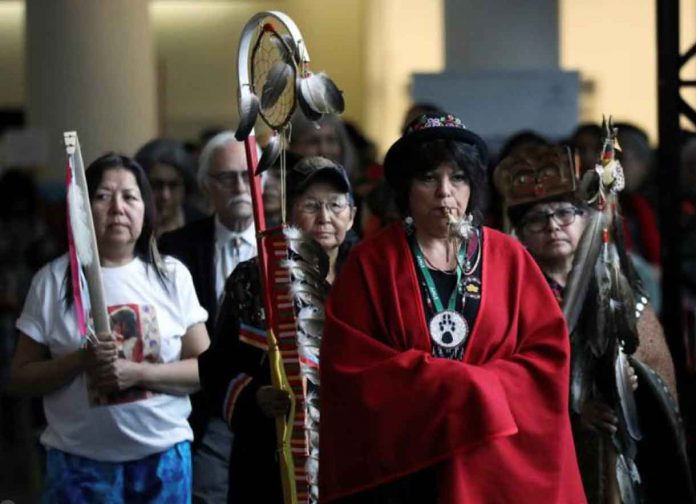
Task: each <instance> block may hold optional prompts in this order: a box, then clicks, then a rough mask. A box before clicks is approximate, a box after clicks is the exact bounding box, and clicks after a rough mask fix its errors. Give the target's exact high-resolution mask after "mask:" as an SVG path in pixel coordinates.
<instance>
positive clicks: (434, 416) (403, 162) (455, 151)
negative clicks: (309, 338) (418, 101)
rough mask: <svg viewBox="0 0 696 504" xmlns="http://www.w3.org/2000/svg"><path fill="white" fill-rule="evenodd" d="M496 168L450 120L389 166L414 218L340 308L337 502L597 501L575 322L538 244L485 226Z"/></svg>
mask: <svg viewBox="0 0 696 504" xmlns="http://www.w3.org/2000/svg"><path fill="white" fill-rule="evenodd" d="M486 157H487V149H486V145H485V143H484V141H483V140H482V139H481V138H480V137H479V136H478V135H476V134H475V133H473V132H472V131H471V130H469V129H467V128H466V127H465V126H464V125H463V124H462V122H461V121H460V120H459V119H458V118H457V117H455V116H453V115H451V114H447V113H440V114H438V113H430V114H424V115H422V116H420V117H418V118H416V119H415V120H413V121H412V122H411V124H409V126H408V127H407V128H406V131H405V132H404V134H403V136H402V137H401V138H400V139H399V140H398V141H397V142H396V143H395V144H394V145H392V147H391V148H390V149H389V151H388V153H387V155H386V158H385V162H384V167H385V174H386V179H387V182H388V183H389V185H390V186H391V188H392V189H393V190H394V193H395V195H396V202H397V205H398V207H399V210H400V212H401V215H402V217H403V222H396V223H394V224H393V225H391V226H389V227H387V228H385V229H384V230H382V231H381V232H380V233H378V234H376V235H375V236H372V237H370V238H368V239H366V240H364V241H363V242H362V243H361V244H360V245H358V246H357V247H356V248H355V249H354V250H353V251H352V252H351V254H350V257H349V258H348V260H347V261H346V263H345V265H344V266H343V268H342V269H341V272H340V274H339V275H338V277H337V279H336V282H335V284H334V285H333V287H332V290H331V293H330V294H329V298H328V300H327V303H326V324H325V326H324V335H323V339H322V346H321V356H322V357H321V387H322V389H321V424H320V430H321V435H320V437H319V442H320V462H319V465H320V471H319V495H320V499H321V501H322V502H340V503H342V504H345V503H351V504H353V503H361V504H363V503H384V502H387V503H396V502H398V503H400V504H407V503H419V504H420V503H441V504H445V503H460V502H466V503H486V502H490V503H494V502H495V503H503V502H505V503H508V502H509V503H513V502H514V503H516V504H532V503H534V504H536V503H542V502H543V503H545V504H569V503H573V504H577V503H583V502H585V499H584V496H583V492H582V483H581V481H580V475H579V472H578V468H577V462H576V460H575V453H574V450H573V442H572V436H571V430H570V421H569V414H568V410H567V399H568V394H567V388H568V369H569V348H568V342H567V339H565V340H564V339H563V338H558V337H557V335H558V334H563V332H564V330H565V329H564V327H565V325H564V320H563V315H562V313H561V311H560V310H559V308H558V306H557V304H556V303H555V301H554V299H553V296H552V294H551V292H550V291H549V289H548V287H547V285H546V282H545V281H544V278H543V276H542V275H541V273H540V272H539V269H538V267H537V266H536V264H534V260H533V259H532V258H531V257H530V256H529V254H528V253H527V252H525V250H524V249H523V247H522V246H521V245H520V244H519V243H518V242H516V241H515V240H513V239H511V238H510V237H509V236H506V235H504V234H502V233H499V232H497V231H495V230H492V229H490V228H486V227H483V226H482V225H481V222H482V219H483V207H484V201H485V187H486V172H485V163H486Z"/></svg>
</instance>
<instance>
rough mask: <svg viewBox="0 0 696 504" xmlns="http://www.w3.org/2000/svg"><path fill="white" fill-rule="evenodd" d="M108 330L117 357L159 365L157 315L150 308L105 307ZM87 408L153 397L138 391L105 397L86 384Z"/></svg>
mask: <svg viewBox="0 0 696 504" xmlns="http://www.w3.org/2000/svg"><path fill="white" fill-rule="evenodd" d="M108 312H109V319H110V322H111V331H112V333H113V335H114V337H115V338H116V345H117V347H118V358H119V359H126V360H129V361H133V362H153V363H155V362H160V361H161V352H160V349H161V338H160V334H159V326H158V325H157V314H156V313H155V309H154V307H152V306H150V305H137V304H123V305H113V306H109V307H108ZM88 390H89V403H90V406H107V405H112V404H124V403H130V402H134V401H140V400H142V399H147V398H148V397H152V396H153V394H154V393H153V392H152V391H149V390H145V389H141V388H136V387H133V388H129V389H127V390H122V391H120V392H113V393H109V394H104V393H100V392H99V391H98V390H96V388H94V387H93V386H91V384H88Z"/></svg>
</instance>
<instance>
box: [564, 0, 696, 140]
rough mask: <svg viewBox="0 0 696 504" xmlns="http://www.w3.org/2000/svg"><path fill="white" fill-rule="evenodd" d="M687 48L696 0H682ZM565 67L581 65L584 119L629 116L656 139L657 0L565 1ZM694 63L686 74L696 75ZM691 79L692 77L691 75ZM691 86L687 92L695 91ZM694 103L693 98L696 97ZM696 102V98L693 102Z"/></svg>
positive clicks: (695, 31) (695, 22)
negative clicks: (586, 88)
mask: <svg viewBox="0 0 696 504" xmlns="http://www.w3.org/2000/svg"><path fill="white" fill-rule="evenodd" d="M680 5H681V9H682V11H681V16H680V18H681V40H682V51H685V50H686V49H687V48H688V46H690V45H691V44H692V43H693V42H694V41H696V2H693V0H681V4H680ZM559 6H560V23H561V30H560V45H561V51H560V54H561V66H562V68H563V69H566V70H579V71H580V72H581V76H582V79H583V81H586V82H587V83H588V84H589V87H590V88H591V89H589V90H587V91H586V92H585V93H583V100H582V107H581V111H580V116H581V120H583V121H595V122H599V121H601V119H602V114H603V113H604V114H612V115H613V116H614V119H615V120H619V121H630V122H633V123H636V124H637V125H639V126H641V127H643V128H645V129H646V130H647V132H648V135H649V136H650V138H651V140H652V142H653V143H654V142H655V141H656V139H657V65H656V57H657V42H656V27H655V22H656V19H655V14H656V13H655V9H656V8H655V1H654V0H612V1H607V0H582V1H577V0H560V4H559ZM694 68H695V64H694V63H692V64H690V65H689V66H688V68H686V69H685V71H684V73H683V77H687V76H688V75H691V76H692V77H690V78H694V77H693V76H694V75H696V73H695V72H694ZM687 78H688V77H687ZM693 94H694V93H693V92H692V91H687V92H685V93H683V95H684V96H685V97H689V99H690V97H691V96H693ZM692 103H694V102H692ZM694 105H696V103H694Z"/></svg>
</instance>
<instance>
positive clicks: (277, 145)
mask: <svg viewBox="0 0 696 504" xmlns="http://www.w3.org/2000/svg"><path fill="white" fill-rule="evenodd" d="M281 151H282V142H281V140H280V135H273V136H272V137H271V140H270V141H269V142H268V145H266V147H264V148H263V152H262V153H261V159H259V164H258V165H257V166H256V175H259V174H261V173H263V172H265V171H266V170H268V169H269V168H270V167H272V166H273V165H274V164H275V163H276V161H278V158H279V157H280V153H281Z"/></svg>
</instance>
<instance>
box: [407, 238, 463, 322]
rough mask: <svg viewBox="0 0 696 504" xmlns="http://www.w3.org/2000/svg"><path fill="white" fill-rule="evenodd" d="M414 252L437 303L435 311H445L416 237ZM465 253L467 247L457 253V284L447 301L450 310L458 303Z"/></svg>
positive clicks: (435, 303) (419, 267)
mask: <svg viewBox="0 0 696 504" xmlns="http://www.w3.org/2000/svg"><path fill="white" fill-rule="evenodd" d="M413 254H414V255H415V256H416V264H418V269H420V271H421V273H422V274H423V278H424V279H425V284H426V285H427V286H428V292H430V298H431V299H432V300H433V304H434V305H435V311H436V313H440V312H442V311H444V308H443V306H442V301H441V300H440V295H439V294H438V293H437V289H436V288H435V282H433V277H432V276H431V275H430V270H429V269H428V266H427V265H426V264H425V256H423V252H422V251H421V249H420V247H419V246H418V242H417V241H416V239H415V238H414V240H413ZM465 255H466V247H461V248H460V249H459V253H458V254H457V257H458V261H457V284H456V285H455V286H454V290H453V291H452V294H451V295H450V298H449V302H448V303H447V309H448V310H450V311H454V308H455V306H456V304H457V292H458V291H459V282H460V280H461V279H462V268H461V266H460V265H461V264H464V259H465Z"/></svg>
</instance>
